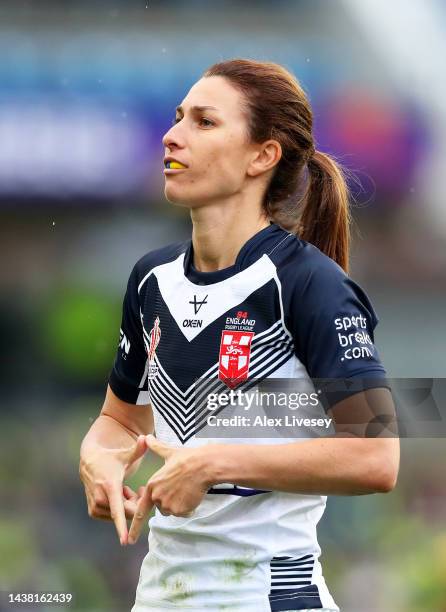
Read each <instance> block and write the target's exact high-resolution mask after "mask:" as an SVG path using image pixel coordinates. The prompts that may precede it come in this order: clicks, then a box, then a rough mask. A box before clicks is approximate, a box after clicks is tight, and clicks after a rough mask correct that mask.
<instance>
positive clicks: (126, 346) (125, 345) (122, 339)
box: [118, 329, 130, 359]
mask: <svg viewBox="0 0 446 612" xmlns="http://www.w3.org/2000/svg"><path fill="white" fill-rule="evenodd" d="M118 346H119V348H120V349H121V356H122V358H123V359H127V355H128V354H129V351H130V340H129V339H128V338H127V336H126V335H125V333H124V332H123V330H122V329H120V330H119V342H118Z"/></svg>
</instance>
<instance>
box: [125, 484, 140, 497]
mask: <svg viewBox="0 0 446 612" xmlns="http://www.w3.org/2000/svg"><path fill="white" fill-rule="evenodd" d="M122 493H123V495H124V497H125V499H134V498H137V497H139V495H138V494H137V493H136V491H134V490H133V489H132V488H131V487H129V486H128V485H124V486H123V487H122Z"/></svg>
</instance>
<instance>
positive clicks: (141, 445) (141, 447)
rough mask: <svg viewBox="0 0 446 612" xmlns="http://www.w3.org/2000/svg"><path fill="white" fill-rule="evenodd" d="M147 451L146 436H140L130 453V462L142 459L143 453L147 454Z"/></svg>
mask: <svg viewBox="0 0 446 612" xmlns="http://www.w3.org/2000/svg"><path fill="white" fill-rule="evenodd" d="M146 452H147V445H146V437H145V436H138V438H137V440H136V444H135V446H134V447H133V449H132V451H131V453H130V455H129V459H128V462H129V464H130V463H133V462H134V461H137V460H138V459H140V458H141V457H142V456H143V455H145V453H146Z"/></svg>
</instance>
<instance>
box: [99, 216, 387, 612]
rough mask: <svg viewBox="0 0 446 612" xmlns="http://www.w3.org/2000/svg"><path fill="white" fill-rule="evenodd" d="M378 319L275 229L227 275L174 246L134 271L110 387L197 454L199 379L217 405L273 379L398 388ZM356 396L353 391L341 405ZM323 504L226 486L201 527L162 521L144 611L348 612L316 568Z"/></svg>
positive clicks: (204, 412) (147, 568) (144, 587)
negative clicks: (380, 348)
mask: <svg viewBox="0 0 446 612" xmlns="http://www.w3.org/2000/svg"><path fill="white" fill-rule="evenodd" d="M377 322H378V319H377V316H376V314H375V312H374V310H373V307H372V305H371V304H370V301H369V299H368V298H367V296H366V295H365V293H364V291H363V290H362V289H361V288H360V287H359V285H358V284H356V283H355V282H354V281H352V280H351V279H350V278H349V277H348V276H347V275H346V274H345V273H344V271H343V270H342V269H341V268H340V267H339V266H338V265H337V264H336V263H335V262H334V261H332V260H331V259H330V258H329V257H327V256H325V255H324V254H323V253H321V251H319V250H318V249H317V248H316V247H315V246H313V245H311V244H309V243H307V242H305V241H303V240H300V239H299V238H298V237H296V236H295V235H293V234H290V233H288V232H286V231H285V230H283V229H281V228H280V227H279V226H278V225H276V224H271V225H270V226H269V227H267V228H265V229H263V230H261V231H260V232H258V233H257V234H256V235H255V236H253V237H252V238H251V239H249V240H248V241H247V242H246V244H245V245H244V246H243V247H242V249H241V251H240V252H239V254H238V256H237V259H236V262H235V264H234V265H233V266H231V267H229V268H225V269H224V270H218V271H216V272H199V271H198V270H196V269H195V268H194V265H193V248H192V242H191V241H187V242H185V243H180V244H174V245H169V246H167V247H165V248H162V249H158V250H156V251H152V252H150V253H148V254H147V255H145V256H144V257H142V258H141V259H140V260H139V261H138V262H137V263H136V265H135V266H134V268H133V271H132V273H131V275H130V279H129V281H128V286H127V292H126V295H125V298H124V305H123V318H122V326H121V333H120V341H119V347H118V352H117V356H116V360H115V363H114V367H113V370H112V372H111V374H110V379H109V383H110V386H111V388H112V390H113V391H114V393H115V394H116V395H117V396H118V397H119V398H120V399H122V400H124V401H126V402H130V403H134V404H137V403H138V404H145V403H149V402H150V403H151V405H152V409H153V414H154V421H155V432H156V436H157V437H158V438H159V439H160V440H162V441H163V442H166V443H167V444H170V445H173V446H178V447H180V446H182V445H184V446H187V447H193V446H198V445H201V444H206V443H208V442H212V441H215V440H213V438H211V437H209V435H208V433H206V436H203V431H205V432H209V429H210V428H209V427H207V428H206V429H204V427H205V426H206V423H207V418H208V416H209V410H208V407H207V405H206V402H205V399H204V397H203V394H200V393H199V392H198V391H197V388H198V387H197V382H196V381H200V380H206V381H207V384H208V385H209V387H207V389H211V390H212V391H213V392H214V393H217V394H218V393H222V392H224V391H225V390H226V391H228V389H234V388H238V389H242V390H243V389H245V390H246V391H247V390H248V389H249V385H250V381H253V380H254V381H256V382H257V383H258V381H262V380H265V379H270V378H274V379H276V378H277V379H284V378H286V379H298V378H299V379H302V378H304V379H305V378H307V379H308V380H310V379H314V378H342V379H351V380H356V381H358V380H361V381H362V382H361V384H362V385H363V386H362V387H361V388H367V387H381V386H388V384H387V381H386V373H385V370H384V368H383V366H382V364H381V362H380V359H379V356H378V353H377V350H376V348H375V347H374V344H373V342H374V339H373V331H374V329H375V327H376V325H377ZM364 377H367V379H366V381H365V380H364ZM357 391H358V389H357V387H353V388H352V389H348V388H347V387H346V388H345V389H344V390H343V391H342V392H339V393H337V394H335V395H332V396H331V403H332V404H333V403H335V402H336V401H339V400H340V399H342V398H343V397H347V396H348V395H349V394H351V393H355V392H357ZM325 407H326V406H325ZM224 410H225V408H222V409H221V411H220V412H219V415H223V414H224ZM200 430H201V434H200ZM304 437H305V436H304ZM301 438H302V436H296V440H297V439H301ZM292 441H293V440H292V439H290V438H289V437H283V438H280V436H279V437H277V436H275V439H273V440H272V439H265V438H256V437H253V436H250V435H248V434H246V435H245V437H237V438H219V439H218V442H219V443H225V442H228V443H249V444H265V443H276V444H277V443H282V442H283V443H285V442H288V443H289V442H292ZM296 469H299V466H296ZM325 505H326V497H325V496H321V495H304V494H297V493H285V492H280V491H275V490H271V491H263V490H256V489H249V488H246V487H238V486H234V485H232V484H231V483H228V484H227V485H219V486H215V487H212V488H211V489H210V490H209V491H208V493H207V494H206V495H205V497H204V499H203V501H202V503H201V504H200V505H199V506H198V508H197V509H196V511H195V512H194V513H193V515H192V516H191V517H189V518H180V517H175V516H163V515H162V514H161V513H160V512H159V511H158V510H156V514H155V516H154V517H153V518H151V519H150V522H149V526H150V532H149V552H148V554H147V556H146V557H145V559H144V561H143V563H142V567H141V574H140V579H139V583H138V587H137V591H136V602H135V606H134V608H133V611H134V612H143V611H148V610H160V609H184V610H195V611H197V612H199V611H201V610H203V611H204V610H206V611H209V610H223V609H228V610H232V611H236V610H240V611H242V610H243V611H251V610H252V611H254V610H255V612H263V611H265V612H266V611H271V610H273V611H280V610H302V609H313V608H316V609H317V608H332V609H334V610H337V609H338V608H337V606H336V604H335V603H334V601H333V598H332V597H331V595H330V593H329V591H328V589H327V587H326V584H325V581H324V578H323V574H322V569H321V564H320V562H319V560H318V558H319V556H320V553H321V549H320V547H319V544H318V541H317V535H316V525H317V523H318V521H319V520H320V518H321V516H322V514H323V512H324V508H325Z"/></svg>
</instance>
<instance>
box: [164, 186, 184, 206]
mask: <svg viewBox="0 0 446 612" xmlns="http://www.w3.org/2000/svg"><path fill="white" fill-rule="evenodd" d="M175 192H176V190H175V189H171V188H169V187H167V186H166V187H165V188H164V197H165V198H166V200H167V201H168V202H170V203H171V204H173V205H174V206H190V204H189V203H188V202H186V201H185V199H184V196H183V195H182V194H179V193H175Z"/></svg>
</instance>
